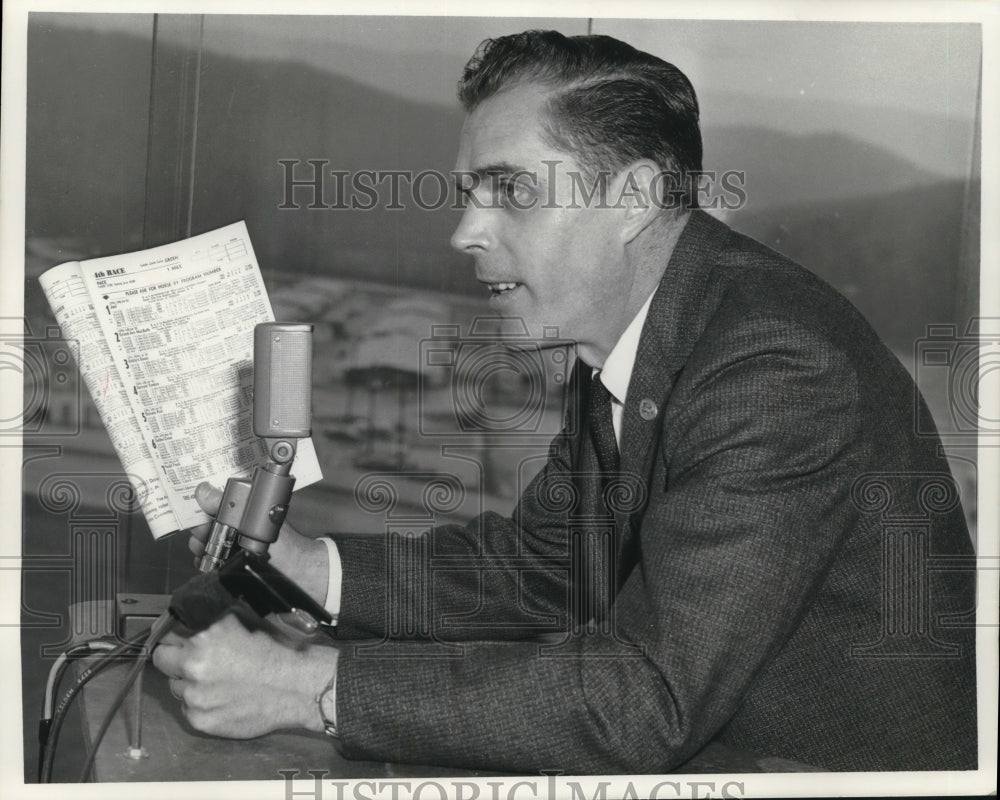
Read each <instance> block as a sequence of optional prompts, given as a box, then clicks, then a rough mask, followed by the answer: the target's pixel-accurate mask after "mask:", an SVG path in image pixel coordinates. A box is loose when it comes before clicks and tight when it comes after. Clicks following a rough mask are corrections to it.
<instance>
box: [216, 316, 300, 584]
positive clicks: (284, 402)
mask: <svg viewBox="0 0 1000 800" xmlns="http://www.w3.org/2000/svg"><path fill="white" fill-rule="evenodd" d="M312 329H313V326H312V325H311V324H308V323H295V322H264V323H261V324H259V325H257V326H256V327H255V328H254V356H253V360H254V369H253V432H254V434H256V435H257V436H260V437H261V438H263V439H264V442H265V444H266V445H267V448H268V454H267V455H268V457H267V460H266V461H265V463H264V464H263V465H262V466H257V467H255V468H254V471H253V475H252V476H251V478H250V479H249V480H247V479H246V478H230V479H229V481H227V483H226V489H225V491H224V492H223V495H222V503H221V505H220V506H219V513H218V515H217V516H216V519H215V522H214V524H213V525H212V530H211V532H210V534H209V538H208V541H207V542H206V544H205V553H204V555H203V556H202V558H201V561H200V562H199V564H198V568H199V569H200V570H201V571H202V572H212V571H213V570H216V569H218V568H219V567H220V566H221V565H222V564H223V563H224V562H225V561H226V560H227V559H228V558H229V554H230V552H231V550H232V548H233V545H234V544H236V543H237V542H238V543H239V545H240V547H242V548H244V549H246V550H250V551H251V552H254V553H257V554H258V555H262V554H264V553H266V552H267V548H268V546H269V545H270V543H271V542H273V541H274V540H275V539H277V538H278V532H279V530H280V529H281V524H282V522H284V520H285V514H286V513H287V511H288V503H289V500H290V499H291V495H292V487H293V486H294V485H295V478H294V477H292V475H291V474H290V472H291V465H292V460H293V459H294V458H295V447H296V441H297V440H298V439H301V438H304V437H307V436H309V435H310V433H311V429H312V426H311V419H312Z"/></svg>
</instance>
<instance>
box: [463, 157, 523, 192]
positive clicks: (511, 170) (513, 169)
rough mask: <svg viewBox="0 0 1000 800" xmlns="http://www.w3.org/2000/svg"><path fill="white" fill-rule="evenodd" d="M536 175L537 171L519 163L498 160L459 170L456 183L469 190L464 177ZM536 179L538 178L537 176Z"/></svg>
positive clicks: (488, 178)
mask: <svg viewBox="0 0 1000 800" xmlns="http://www.w3.org/2000/svg"><path fill="white" fill-rule="evenodd" d="M524 174H529V175H534V174H535V173H534V172H532V171H531V170H529V169H528V168H527V167H521V166H518V165H517V164H511V163H510V162H509V161H497V162H496V163H493V164H487V165H486V166H484V167H477V168H476V169H472V170H465V171H461V170H460V171H458V172H456V173H455V174H454V175H455V185H456V186H457V187H458V189H459V190H460V191H465V190H468V188H469V187H467V186H464V185H463V183H462V181H463V179H465V178H467V177H469V176H472V175H475V176H476V177H478V178H479V179H480V180H486V181H488V180H491V179H492V180H496V179H497V178H507V177H510V176H511V175H524ZM535 180H536V181H537V180H538V177H537V176H536V178H535Z"/></svg>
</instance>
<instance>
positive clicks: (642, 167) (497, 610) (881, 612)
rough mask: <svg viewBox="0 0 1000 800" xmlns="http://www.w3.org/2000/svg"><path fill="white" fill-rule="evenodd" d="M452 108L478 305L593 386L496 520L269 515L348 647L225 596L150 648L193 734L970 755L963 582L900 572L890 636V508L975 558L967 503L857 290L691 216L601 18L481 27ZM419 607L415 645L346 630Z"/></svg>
mask: <svg viewBox="0 0 1000 800" xmlns="http://www.w3.org/2000/svg"><path fill="white" fill-rule="evenodd" d="M460 97H461V99H462V101H463V104H464V105H465V107H466V109H467V111H468V117H467V119H466V122H465V125H464V127H463V130H462V135H461V143H460V149H459V155H458V162H457V170H456V171H457V174H458V175H459V176H461V179H462V190H463V191H464V192H465V193H466V195H467V205H466V210H465V212H464V215H463V218H462V221H461V224H460V225H459V227H458V229H457V230H456V231H455V233H454V236H453V238H452V244H453V245H454V246H455V247H457V248H458V249H460V250H462V251H463V252H467V253H469V254H470V255H471V256H472V257H473V259H474V261H475V265H476V275H477V278H478V279H479V280H480V281H481V282H483V283H484V284H485V285H486V287H487V289H488V290H489V291H490V293H491V298H490V305H491V308H492V309H493V310H494V311H496V312H497V313H498V314H500V315H502V316H504V317H509V318H511V319H520V320H523V321H524V323H525V324H526V325H527V326H528V329H529V331H531V332H532V333H533V334H534V335H536V336H540V334H541V331H542V329H543V328H544V327H550V328H555V329H557V330H558V332H559V334H560V336H561V337H564V338H569V339H573V340H575V341H576V342H577V354H578V356H579V362H578V363H577V366H576V372H575V375H576V378H577V381H576V382H577V383H578V384H579V393H578V397H577V399H578V400H579V402H578V403H577V404H576V405H575V406H574V410H573V411H572V412H571V413H570V415H569V420H568V423H567V427H566V429H565V431H564V432H563V434H561V435H560V436H558V437H557V438H556V439H555V441H554V442H553V444H552V447H551V450H550V455H549V459H548V462H547V464H546V466H545V467H544V468H543V470H542V471H541V473H540V474H539V475H538V476H537V477H536V478H535V479H534V481H532V483H531V484H530V485H529V486H528V487H527V488H526V489H525V491H524V492H523V493H522V496H521V499H520V502H519V504H518V507H517V509H516V510H515V512H514V514H513V516H512V519H504V518H501V517H500V516H498V515H496V514H492V513H487V514H484V515H481V516H480V517H478V518H476V519H475V520H473V521H472V522H471V523H470V524H469V525H468V526H466V527H464V528H462V527H455V526H447V527H442V528H438V529H435V530H434V531H431V532H429V533H428V534H427V535H426V536H424V537H419V538H418V539H415V540H405V539H393V538H391V537H384V538H383V537H358V536H348V535H334V536H333V537H332V539H323V540H318V541H313V540H311V539H308V538H306V537H302V536H299V535H298V534H296V533H295V532H294V531H290V530H286V531H284V532H283V533H282V535H281V537H280V538H279V540H278V541H277V542H276V543H275V545H274V546H273V547H272V549H271V555H272V559H273V561H274V563H275V564H276V565H277V566H278V567H279V568H281V569H282V570H284V571H285V572H287V573H288V574H291V575H294V576H296V577H297V578H298V579H299V581H300V583H301V584H302V585H303V587H304V588H306V589H307V590H308V591H310V593H312V594H313V595H314V596H315V597H317V598H318V599H319V600H320V601H322V602H325V603H326V604H327V607H328V608H330V609H331V610H332V611H334V612H336V613H337V615H338V637H339V638H341V639H342V640H343V644H342V645H341V646H339V647H338V648H336V649H333V648H328V647H320V646H315V647H309V648H307V649H305V650H303V651H293V650H291V649H289V648H285V647H282V646H281V645H279V644H276V643H274V642H273V641H271V640H270V639H269V638H268V637H267V636H266V635H265V634H263V633H254V634H251V633H248V632H246V631H245V630H244V629H243V628H242V627H241V626H240V625H239V624H238V623H237V622H235V621H233V619H232V618H227V619H224V620H222V621H220V622H219V623H217V624H216V625H214V626H213V627H212V628H210V629H208V630H207V631H205V632H203V633H200V634H197V635H196V636H194V637H191V638H189V639H186V638H183V637H179V636H172V637H170V638H169V639H168V640H167V641H165V642H164V643H163V645H161V646H160V647H159V648H158V649H157V651H156V652H155V654H154V660H155V661H156V663H157V665H158V666H159V667H160V669H161V670H163V671H164V672H165V673H166V674H168V675H169V676H171V686H172V689H173V691H174V692H175V694H177V695H178V696H179V697H180V698H181V699H182V701H183V703H184V708H185V712H186V714H187V716H188V719H189V720H190V722H191V724H192V725H194V726H195V727H196V728H200V729H202V730H204V731H206V732H209V733H215V734H218V735H223V736H253V735H257V734H260V733H264V732H266V731H269V730H273V729H276V728H281V727H288V726H302V727H306V728H310V729H314V730H323V729H324V728H326V729H327V730H328V731H329V732H331V733H333V734H334V735H335V736H336V739H337V741H338V744H339V747H340V748H341V750H342V752H343V753H344V754H345V755H347V756H349V757H357V758H365V759H376V760H384V761H413V762H423V763H430V764H438V765H442V766H450V765H453V766H459V767H474V768H483V769H499V770H509V771H516V772H528V771H538V770H542V769H546V768H548V769H560V770H564V771H568V772H575V773H608V772H627V773H635V772H663V771H667V770H670V769H672V768H675V767H677V766H678V765H680V764H682V763H683V762H684V761H686V760H687V759H689V758H690V757H691V756H692V755H694V754H695V753H696V752H697V751H699V750H700V749H701V748H703V747H704V746H705V745H706V744H707V743H709V742H710V741H712V740H718V741H721V742H723V743H726V744H729V745H731V746H733V747H736V748H740V749H742V750H747V751H752V752H754V753H757V754H760V755H766V756H776V757H784V758H790V759H795V760H797V761H800V762H805V763H807V764H811V765H813V766H816V767H820V768H825V769H833V770H870V769H920V770H923V769H969V768H974V766H975V764H976V731H975V725H976V719H975V677H974V639H973V634H972V632H971V631H970V630H969V628H968V627H965V628H961V627H952V628H943V627H942V626H941V624H940V620H941V619H942V618H943V615H945V614H951V615H960V614H962V613H963V612H967V611H969V610H970V609H971V608H972V607H973V605H974V595H973V587H972V584H971V579H970V578H969V576H968V574H967V573H961V572H958V571H953V572H947V573H945V572H941V573H935V574H932V575H930V576H929V577H928V575H927V573H926V572H925V571H921V572H919V574H918V576H917V577H918V578H919V579H920V580H926V581H928V583H926V584H921V586H923V587H924V588H923V589H922V590H921V591H922V593H921V594H919V595H915V597H916V601H915V602H918V604H919V608H917V609H916V611H915V612H913V613H916V614H923V615H924V616H923V617H921V619H926V620H929V624H930V625H931V626H932V630H930V631H929V635H928V636H924V637H923V638H922V639H921V638H919V637H917V639H914V637H912V636H911V637H910V638H909V639H907V638H906V637H902V638H900V637H899V636H895V638H891V637H890V638H888V639H887V637H886V630H887V625H888V627H889V628H891V631H890V632H893V633H898V629H899V625H898V624H896V625H895V626H894V625H893V624H889V623H887V615H891V614H892V613H896V612H894V611H892V609H895V608H896V607H897V606H898V605H899V604H898V602H897V600H898V598H896V597H894V596H891V595H893V592H894V591H895V589H896V587H898V586H903V587H907V586H908V584H907V583H906V581H903V582H902V583H898V582H897V583H892V580H891V578H890V572H889V571H888V568H887V567H886V566H885V565H884V564H883V556H884V554H886V553H887V552H888V550H887V545H886V543H887V542H888V541H890V538H891V537H890V533H891V531H889V530H888V529H887V528H886V525H885V515H884V514H883V513H879V512H880V511H881V512H884V511H885V509H886V508H887V507H888V506H889V505H890V504H891V506H892V510H893V512H894V513H895V514H896V516H897V517H898V518H899V519H910V520H916V519H924V520H927V524H926V527H925V529H921V530H925V534H924V535H926V537H927V539H926V547H927V548H928V551H929V552H933V553H934V554H940V555H955V556H969V555H970V554H971V553H972V549H971V545H970V541H969V536H968V532H967V530H966V527H965V523H964V520H963V516H962V513H961V509H960V508H959V507H958V505H957V501H956V502H950V501H949V502H945V501H944V500H942V498H941V497H940V496H939V497H938V501H937V502H936V504H934V505H933V508H930V509H928V508H927V497H926V496H927V493H928V491H934V490H935V489H936V490H937V491H939V493H940V492H941V491H944V493H945V495H948V492H949V491H952V492H953V485H952V484H951V479H950V476H949V474H948V469H947V466H946V463H945V462H944V460H943V459H942V458H941V457H940V456H939V455H938V453H937V450H938V442H937V441H935V440H933V439H927V438H918V437H916V436H915V435H914V429H915V424H914V420H913V413H914V411H913V385H912V383H911V381H910V379H909V377H908V376H907V374H906V373H905V371H904V370H903V368H902V367H901V366H900V365H899V363H898V362H897V361H896V360H895V359H894V358H893V356H892V355H891V354H890V353H889V352H888V351H887V350H886V349H885V347H884V346H883V345H882V344H881V342H879V340H878V339H877V337H876V335H875V334H874V333H873V332H872V330H871V329H870V327H869V326H868V325H867V323H866V322H865V321H864V320H863V319H862V318H861V317H860V315H859V314H858V313H857V312H856V311H855V309H853V308H852V307H851V306H850V305H849V304H848V303H847V302H846V301H845V300H843V299H842V298H841V297H840V296H839V295H837V294H836V293H835V292H834V291H832V290H831V289H830V288H829V287H827V286H826V285H824V284H822V283H821V282H820V281H819V280H818V279H816V278H814V277H813V276H811V275H810V274H809V273H807V272H806V271H804V270H803V269H801V268H800V267H798V266H796V265H794V264H792V263H790V262H788V261H787V260H785V259H783V258H782V257H780V256H778V255H777V254H775V253H773V252H771V251H769V250H767V249H766V248H764V247H763V246H761V245H759V244H757V243H755V242H753V241H751V240H749V239H746V238H745V237H742V236H740V235H738V234H736V233H734V232H732V231H730V230H729V229H728V228H726V227H725V226H724V225H722V224H721V223H719V222H717V221H715V220H713V219H712V218H711V217H709V216H708V215H706V214H705V213H704V212H703V211H700V210H698V209H697V208H696V205H697V202H696V201H697V194H696V191H695V186H694V179H693V176H694V175H695V173H697V171H698V170H699V169H700V167H701V140H700V134H699V129H698V109H697V103H696V100H695V95H694V92H693V90H692V88H691V86H690V84H689V82H688V81H687V79H686V78H685V77H684V76H683V74H681V73H680V72H679V71H678V70H677V69H676V68H675V67H673V66H671V65H669V64H666V63H664V62H662V61H660V60H659V59H656V58H654V57H652V56H649V55H647V54H645V53H641V52H638V51H636V50H634V49H633V48H631V47H629V46H628V45H626V44H624V43H621V42H618V41H616V40H614V39H610V38H608V37H573V38H569V39H567V38H565V37H563V36H561V35H560V34H557V33H552V32H528V33H525V34H520V35H516V36H509V37H504V38H502V39H499V40H495V41H490V42H486V43H484V47H483V48H481V50H480V52H479V53H478V54H477V55H476V56H475V57H474V58H473V59H472V60H471V61H470V63H469V64H468V65H467V67H466V70H465V74H464V76H463V80H462V83H461V85H460ZM581 187H583V188H586V189H587V190H588V192H590V194H589V199H587V200H584V198H583V194H582V193H581V191H580V190H581ZM595 187H597V191H595V192H591V190H593V189H594V188H595ZM588 398H589V399H588ZM923 413H926V412H925V410H924V412H923ZM928 487H931V488H930V489H928ZM950 496H951V495H948V497H950ZM883 500H884V502H883ZM876 501H877V502H876ZM205 503H206V505H210V504H211V502H210V500H209V499H206V500H205ZM879 503H882V504H881V505H879ZM921 541H924V540H921ZM195 544H196V547H195V549H196V550H197V543H195ZM401 552H402V553H403V554H404V555H403V557H400V556H399V554H400V553H401ZM887 560H888V557H887ZM407 562H409V563H410V564H411V566H410V567H409V568H408V569H407V568H404V567H403V566H401V565H402V564H404V563H407ZM883 587H887V588H885V591H884V592H883ZM907 597H909V595H907ZM422 599H425V600H429V603H430V624H431V628H432V630H431V631H430V636H427V635H426V634H425V636H424V641H423V642H422V643H421V642H417V643H407V644H406V646H405V647H402V646H399V647H392V643H387V644H386V643H383V644H382V645H380V646H374V647H372V646H369V647H367V648H366V647H362V646H356V643H355V642H354V641H352V640H357V639H364V640H375V641H376V642H378V641H380V640H383V639H384V638H385V637H386V635H387V631H388V630H389V627H390V625H391V624H392V622H393V620H394V619H397V617H398V615H399V614H401V613H405V608H410V609H412V608H414V607H419V603H420V601H421V600H422ZM894 603H896V605H893V604H894ZM404 607H405V608H404ZM908 608H909V607H908ZM401 609H403V610H401ZM462 615H464V616H465V618H466V619H472V620H474V622H475V624H470V625H465V626H463V625H461V624H456V620H459V621H460V617H461V616H462ZM418 616H419V615H418ZM397 621H398V620H397ZM907 630H910V629H909V628H907ZM415 631H416V632H415V633H413V634H412V635H413V636H416V635H417V634H419V633H420V627H419V626H417V627H416V629H415ZM542 634H544V635H542ZM417 638H419V637H417ZM914 642H916V645H914ZM928 642H932V643H933V644H932V645H931V646H929V647H928V646H925V645H927V643H928ZM907 647H909V649H906V648H907Z"/></svg>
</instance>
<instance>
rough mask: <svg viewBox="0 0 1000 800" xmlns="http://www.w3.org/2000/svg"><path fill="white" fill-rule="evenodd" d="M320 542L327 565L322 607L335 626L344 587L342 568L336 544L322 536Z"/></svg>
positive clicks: (327, 537)
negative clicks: (324, 599) (324, 551)
mask: <svg viewBox="0 0 1000 800" xmlns="http://www.w3.org/2000/svg"><path fill="white" fill-rule="evenodd" d="M322 541H323V543H324V544H325V545H326V550H327V555H328V558H327V563H328V565H329V569H328V570H327V572H328V578H327V581H328V582H327V585H326V603H325V604H324V607H325V608H326V610H327V613H328V614H329V615H330V616H331V617H333V621H334V624H336V622H337V617H338V616H340V594H341V591H342V590H343V587H344V568H343V566H342V565H341V563H340V551H339V550H338V549H337V544H336V542H334V541H333V539H331V538H330V537H329V536H323V537H322Z"/></svg>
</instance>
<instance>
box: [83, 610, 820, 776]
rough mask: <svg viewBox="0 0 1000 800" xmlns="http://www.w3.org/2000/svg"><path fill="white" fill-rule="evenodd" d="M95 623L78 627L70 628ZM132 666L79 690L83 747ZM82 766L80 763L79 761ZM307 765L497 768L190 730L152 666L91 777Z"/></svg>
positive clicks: (730, 753) (316, 737) (688, 768)
mask: <svg viewBox="0 0 1000 800" xmlns="http://www.w3.org/2000/svg"><path fill="white" fill-rule="evenodd" d="M70 617H71V619H75V620H81V619H90V620H110V619H112V618H113V616H112V615H111V614H109V610H108V603H103V602H95V603H79V604H76V605H74V606H72V607H71V608H70ZM84 629H85V630H91V631H93V630H94V629H93V627H92V626H90V625H88V626H86V627H84V626H81V625H79V624H78V625H76V626H75V627H74V630H84ZM128 669H129V664H128V663H127V662H126V663H122V664H116V665H114V666H112V667H109V668H108V669H106V670H105V671H104V672H102V673H101V674H100V675H98V676H97V677H96V678H94V679H92V680H91V681H90V682H89V683H88V684H87V685H86V687H85V688H84V690H83V691H82V692H81V697H80V700H79V701H78V702H80V703H81V712H82V714H81V716H82V718H83V724H84V739H85V741H86V743H87V747H88V750H89V748H90V746H91V743H92V737H93V736H94V735H95V734H96V732H97V730H98V729H99V727H100V725H101V722H102V721H103V719H104V717H105V714H106V713H107V710H108V709H109V708H110V705H111V703H112V701H113V699H114V697H115V695H116V694H117V693H118V691H119V690H120V688H121V685H122V681H123V680H124V678H125V675H126V674H127V672H128ZM140 693H141V697H142V701H141V702H142V709H141V711H142V714H141V719H142V722H141V741H140V743H141V746H142V750H143V751H144V753H143V757H141V758H132V757H130V756H129V755H128V751H129V750H130V742H133V741H134V736H135V727H136V725H135V711H136V702H137V698H138V697H139V695H140ZM81 767H82V761H81ZM310 770H321V771H323V772H324V773H325V774H324V779H344V780H349V779H352V778H368V779H380V778H382V779H394V778H410V777H413V778H419V777H442V776H448V777H485V776H496V775H498V774H499V773H496V772H479V771H473V770H460V769H455V768H454V767H435V766H432V765H417V764H387V763H380V762H372V761H352V760H348V759H345V758H343V757H341V755H340V754H339V752H338V751H337V749H336V747H335V746H334V745H333V743H332V742H331V741H330V739H329V737H328V736H326V735H325V734H321V733H311V732H308V731H281V732H276V733H271V734H268V735H266V736H261V737H258V738H256V739H220V738H217V737H214V736H208V735H206V734H203V733H199V732H198V731H196V730H194V729H193V728H192V727H191V726H190V725H188V723H187V721H186V720H185V719H184V717H183V715H182V713H181V710H180V703H178V701H177V700H176V699H175V698H174V697H173V696H172V695H171V694H170V687H169V684H168V682H167V678H166V677H165V676H164V675H163V674H161V673H160V672H159V671H158V670H157V669H156V668H155V667H153V666H152V665H151V664H150V665H147V667H146V668H145V669H144V671H143V675H142V677H141V684H137V686H136V687H134V688H133V690H132V691H131V692H130V693H129V696H128V697H127V698H126V701H125V703H124V704H123V707H122V709H121V710H120V711H119V712H118V714H117V715H116V716H115V719H114V721H113V722H112V724H111V727H110V728H109V729H108V731H107V734H106V735H105V737H104V740H103V742H102V743H101V747H100V750H99V751H98V754H97V758H96V760H95V763H94V773H93V780H95V781H101V782H116V781H223V780H284V777H283V775H282V772H288V771H291V772H293V773H297V775H294V776H293V777H299V778H302V779H309V778H310V776H309V774H308V772H309V771H310ZM810 771H819V770H817V769H816V768H814V767H810V766H808V765H805V764H800V763H797V762H794V761H788V760H787V759H782V758H774V757H762V756H759V755H755V754H751V753H746V752H744V751H740V750H736V749H734V748H731V747H728V746H727V745H724V744H721V743H719V742H713V743H711V744H709V745H708V746H707V747H706V748H705V749H703V750H702V751H701V752H700V753H698V755H696V756H695V757H694V758H693V759H691V761H689V762H687V763H686V764H684V765H683V766H682V767H681V768H679V769H678V770H676V771H675V772H676V773H678V774H712V773H715V774H719V773H747V772H757V773H759V772H810Z"/></svg>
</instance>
